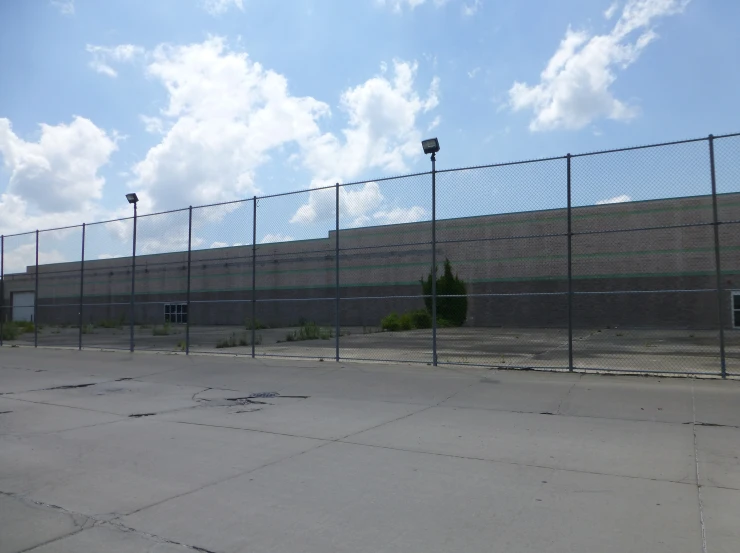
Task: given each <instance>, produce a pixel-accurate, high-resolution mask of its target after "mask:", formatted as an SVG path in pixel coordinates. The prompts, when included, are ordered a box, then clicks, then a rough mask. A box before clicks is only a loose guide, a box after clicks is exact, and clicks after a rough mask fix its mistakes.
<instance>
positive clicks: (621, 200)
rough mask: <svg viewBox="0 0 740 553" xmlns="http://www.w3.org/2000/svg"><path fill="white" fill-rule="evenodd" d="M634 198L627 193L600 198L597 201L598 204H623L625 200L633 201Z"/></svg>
mask: <svg viewBox="0 0 740 553" xmlns="http://www.w3.org/2000/svg"><path fill="white" fill-rule="evenodd" d="M631 201H632V198H631V197H630V196H628V195H627V194H622V195H621V196H614V197H613V198H607V199H605V200H599V201H598V202H596V205H606V204H621V203H624V202H631Z"/></svg>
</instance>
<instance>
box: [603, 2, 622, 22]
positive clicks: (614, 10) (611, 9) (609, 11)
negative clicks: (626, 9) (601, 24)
mask: <svg viewBox="0 0 740 553" xmlns="http://www.w3.org/2000/svg"><path fill="white" fill-rule="evenodd" d="M618 9H619V2H612V4H611V5H610V6H609V7H608V8H607V9H606V11H605V12H604V17H605V18H606V19H611V18H612V17H614V15H615V14H616V13H617V10H618Z"/></svg>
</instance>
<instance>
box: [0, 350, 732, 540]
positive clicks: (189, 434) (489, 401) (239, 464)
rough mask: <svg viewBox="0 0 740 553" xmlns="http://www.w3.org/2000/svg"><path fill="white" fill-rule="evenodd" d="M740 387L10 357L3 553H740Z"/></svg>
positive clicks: (101, 357) (352, 367)
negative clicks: (499, 552)
mask: <svg viewBox="0 0 740 553" xmlns="http://www.w3.org/2000/svg"><path fill="white" fill-rule="evenodd" d="M738 444H740V382H737V381H718V380H712V381H710V380H692V379H663V378H660V379H658V378H645V377H626V376H619V377H616V376H598V375H578V374H568V373H557V374H556V373H535V372H516V371H493V370H485V369H475V368H454V367H452V368H449V367H448V368H434V367H429V366H425V365H413V366H405V365H369V364H354V363H348V364H343V363H340V364H337V363H334V362H309V361H284V360H278V359H269V360H251V359H246V358H232V357H221V356H190V357H185V356H182V355H165V354H147V353H137V354H135V355H133V356H132V355H129V354H127V353H110V352H92V351H83V352H74V351H55V350H43V349H40V350H32V349H25V348H2V349H0V553H20V552H25V551H33V552H35V553H50V552H70V553H71V552H74V553H88V552H89V553H93V552H95V553H100V552H106V551H123V552H129V551H131V552H135V551H154V552H158V553H172V552H176V551H188V550H190V551H206V552H214V553H215V552H242V551H244V552H246V551H250V552H251V551H266V552H273V551H274V552H281V553H286V552H291V551H295V552H302V553H303V552H321V553H326V552H339V551H353V552H354V551H360V552H376V551H384V552H399V553H400V552H404V553H408V552H417V551H418V552H424V553H429V552H440V553H441V552H450V551H466V552H476V551H487V552H488V551H506V552H507V553H508V552H513V553H530V552H532V553H534V552H538V553H539V552H541V551H568V552H573V553H586V552H588V553H592V552H594V551H599V552H606V553H611V552H615V553H616V552H620V553H624V552H636V553H637V552H639V553H644V552H646V551H650V552H666V553H667V552H670V553H676V552H709V553H729V552H733V553H735V552H736V551H738V546H737V544H738V543H740V531H739V530H738V525H737V520H739V519H740V460H739V459H738V457H739V456H740V445H738Z"/></svg>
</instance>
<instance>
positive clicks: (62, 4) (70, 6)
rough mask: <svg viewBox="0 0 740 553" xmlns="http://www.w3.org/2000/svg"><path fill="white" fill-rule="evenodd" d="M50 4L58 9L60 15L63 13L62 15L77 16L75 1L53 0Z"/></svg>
mask: <svg viewBox="0 0 740 553" xmlns="http://www.w3.org/2000/svg"><path fill="white" fill-rule="evenodd" d="M49 3H50V4H51V5H52V6H54V7H55V8H56V9H58V10H59V13H61V14H62V15H74V14H75V2H74V0H51V1H50V2H49Z"/></svg>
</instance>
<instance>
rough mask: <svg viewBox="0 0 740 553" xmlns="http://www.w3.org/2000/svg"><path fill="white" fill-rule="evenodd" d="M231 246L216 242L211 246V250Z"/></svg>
mask: <svg viewBox="0 0 740 553" xmlns="http://www.w3.org/2000/svg"><path fill="white" fill-rule="evenodd" d="M228 246H229V244H228V243H227V242H214V243H213V244H211V249H215V248H227V247H228Z"/></svg>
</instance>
